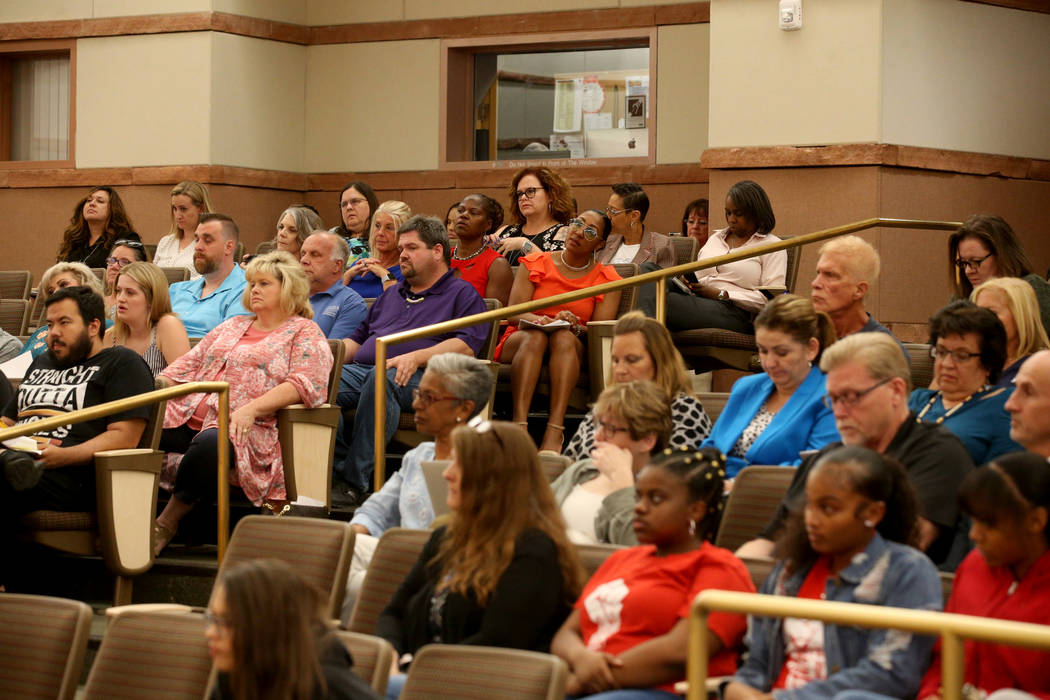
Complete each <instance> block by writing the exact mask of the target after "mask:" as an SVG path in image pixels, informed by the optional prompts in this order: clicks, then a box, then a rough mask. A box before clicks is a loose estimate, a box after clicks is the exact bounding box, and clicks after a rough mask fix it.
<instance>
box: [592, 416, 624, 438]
mask: <svg viewBox="0 0 1050 700" xmlns="http://www.w3.org/2000/svg"><path fill="white" fill-rule="evenodd" d="M599 430H604V431H605V432H607V433H609V434H610V435H616V433H630V432H631V429H630V428H621V427H619V426H618V425H613V424H612V423H606V422H605V421H603V420H602V419H601V418H599V417H598V416H595V417H594V432H596V433H597V432H598V431H599Z"/></svg>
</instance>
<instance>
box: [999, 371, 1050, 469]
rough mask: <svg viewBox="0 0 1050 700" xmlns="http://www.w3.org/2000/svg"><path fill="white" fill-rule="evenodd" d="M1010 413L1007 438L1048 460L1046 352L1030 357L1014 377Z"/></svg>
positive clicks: (1049, 384)
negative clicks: (1008, 435)
mask: <svg viewBox="0 0 1050 700" xmlns="http://www.w3.org/2000/svg"><path fill="white" fill-rule="evenodd" d="M1014 386H1015V387H1016V388H1015V389H1014V393H1012V394H1010V398H1009V399H1008V400H1007V401H1006V405H1005V406H1004V408H1005V409H1006V410H1007V411H1009V413H1010V438H1011V439H1013V440H1016V441H1017V442H1019V443H1020V444H1021V445H1022V446H1023V447H1024V448H1025V449H1026V450H1028V451H1029V452H1034V453H1035V454H1037V455H1039V456H1040V457H1045V458H1047V459H1050V350H1041V351H1039V352H1037V353H1035V354H1034V355H1032V356H1031V357H1030V358H1029V359H1028V362H1025V363H1024V365H1023V366H1022V367H1021V369H1020V371H1019V372H1018V373H1017V379H1016V380H1014Z"/></svg>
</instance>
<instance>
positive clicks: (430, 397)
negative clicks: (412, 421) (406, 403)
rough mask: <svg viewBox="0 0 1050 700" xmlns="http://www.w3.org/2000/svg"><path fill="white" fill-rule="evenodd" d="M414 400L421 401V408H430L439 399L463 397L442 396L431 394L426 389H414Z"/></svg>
mask: <svg viewBox="0 0 1050 700" xmlns="http://www.w3.org/2000/svg"><path fill="white" fill-rule="evenodd" d="M412 401H413V402H416V401H418V402H419V405H420V407H421V408H430V406H431V405H433V404H435V403H437V402H438V401H460V402H462V401H463V399H461V398H459V397H458V396H440V395H438V394H431V393H430V392H429V391H427V390H425V389H413V390H412Z"/></svg>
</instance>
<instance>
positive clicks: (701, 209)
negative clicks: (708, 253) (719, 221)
mask: <svg viewBox="0 0 1050 700" xmlns="http://www.w3.org/2000/svg"><path fill="white" fill-rule="evenodd" d="M709 213H710V205H709V204H708V201H707V198H706V197H701V198H700V199H694V200H693V201H691V202H689V204H686V205H685V211H684V212H682V235H683V236H689V237H690V238H695V239H696V243H697V250H699V249H700V248H703V247H704V245H705V244H706V243H707V238H708V236H709V229H708V227H707V217H708V214H709Z"/></svg>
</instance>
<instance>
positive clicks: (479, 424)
mask: <svg viewBox="0 0 1050 700" xmlns="http://www.w3.org/2000/svg"><path fill="white" fill-rule="evenodd" d="M467 427H468V428H470V429H471V430H473V431H474V432H475V433H477V434H478V435H484V434H485V433H492V437H494V438H496V442H498V443H499V446H500V448H501V449H502V448H503V440H500V437H499V433H497V432H496V431H495V430H493V429H492V421H490V420H485V419H484V418H482V417H481V414H480V413H479V414H478V415H476V416H474V417H473V418H471V419H470V420H468V421H467Z"/></svg>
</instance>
